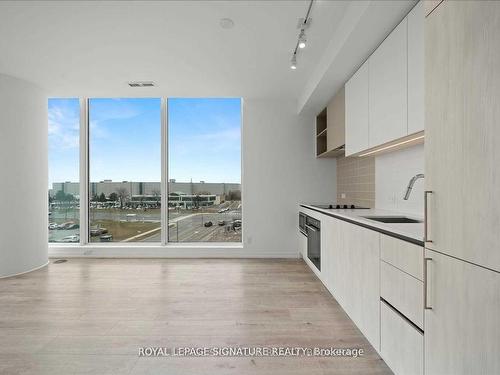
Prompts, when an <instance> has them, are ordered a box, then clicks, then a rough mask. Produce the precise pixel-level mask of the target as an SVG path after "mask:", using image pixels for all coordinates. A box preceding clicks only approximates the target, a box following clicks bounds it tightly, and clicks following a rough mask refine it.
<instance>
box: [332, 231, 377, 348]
mask: <svg viewBox="0 0 500 375" xmlns="http://www.w3.org/2000/svg"><path fill="white" fill-rule="evenodd" d="M341 229H342V232H343V236H344V238H343V247H344V249H345V252H346V255H347V266H346V271H345V273H348V274H349V276H348V279H347V281H348V284H347V285H345V284H344V288H345V290H344V294H345V295H344V299H345V300H346V301H347V303H346V307H344V306H342V307H344V309H345V310H346V312H347V313H348V314H349V316H350V317H351V319H352V320H353V321H354V323H355V324H356V325H357V326H358V328H359V329H360V331H361V332H362V333H363V334H364V335H365V336H366V338H367V339H368V341H369V342H370V344H372V345H373V347H374V348H375V349H376V350H377V351H378V350H379V348H380V245H379V243H380V235H379V233H378V232H375V231H372V230H370V229H366V228H363V227H360V226H357V225H354V224H349V223H346V222H342V228H341Z"/></svg>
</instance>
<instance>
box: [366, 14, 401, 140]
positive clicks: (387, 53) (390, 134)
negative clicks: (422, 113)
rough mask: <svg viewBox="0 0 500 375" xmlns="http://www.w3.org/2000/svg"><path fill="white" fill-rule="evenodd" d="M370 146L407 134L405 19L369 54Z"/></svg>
mask: <svg viewBox="0 0 500 375" xmlns="http://www.w3.org/2000/svg"><path fill="white" fill-rule="evenodd" d="M369 62H370V69H369V70H370V74H369V85H368V86H369V103H370V104H369V122H370V131H369V146H370V147H374V146H378V145H381V144H383V143H386V142H389V141H393V140H395V139H398V138H401V137H404V136H406V135H407V134H408V122H407V109H408V107H407V99H408V96H407V95H408V85H407V78H408V77H407V70H408V67H407V19H406V18H405V19H404V20H403V21H401V23H400V24H399V25H398V26H397V27H396V28H395V29H394V30H393V31H392V32H391V33H390V34H389V36H388V37H387V38H386V39H385V40H384V41H383V42H382V44H381V45H380V46H379V47H378V48H377V50H376V51H375V52H374V53H373V54H372V55H371V56H370V59H369Z"/></svg>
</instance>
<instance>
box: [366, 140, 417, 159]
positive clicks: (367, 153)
mask: <svg viewBox="0 0 500 375" xmlns="http://www.w3.org/2000/svg"><path fill="white" fill-rule="evenodd" d="M422 138H424V136H423V135H421V136H419V137H416V138H411V139H407V140H406V141H402V142H399V143H396V144H393V145H389V146H385V147H382V148H378V149H376V150H373V151H369V152H365V153H364V154H360V155H358V157H363V156H368V155H371V154H375V153H377V152H380V151H384V150H389V149H391V148H394V147H398V146H401V145H404V144H406V143H410V142H414V141H418V140H419V139H422Z"/></svg>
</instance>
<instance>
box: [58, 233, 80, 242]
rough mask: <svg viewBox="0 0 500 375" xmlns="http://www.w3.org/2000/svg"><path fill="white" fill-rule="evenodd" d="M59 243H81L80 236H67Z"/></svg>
mask: <svg viewBox="0 0 500 375" xmlns="http://www.w3.org/2000/svg"><path fill="white" fill-rule="evenodd" d="M59 242H65V243H68V242H73V243H74V242H80V236H79V235H77V234H75V235H72V236H66V237H63V238H62V239H61V241H59Z"/></svg>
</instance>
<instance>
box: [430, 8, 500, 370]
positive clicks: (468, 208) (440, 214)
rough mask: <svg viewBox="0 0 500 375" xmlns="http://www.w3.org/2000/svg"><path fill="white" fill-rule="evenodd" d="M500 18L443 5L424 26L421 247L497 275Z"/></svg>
mask: <svg viewBox="0 0 500 375" xmlns="http://www.w3.org/2000/svg"><path fill="white" fill-rule="evenodd" d="M499 20H500V2H496V1H492V2H482V1H478V2H475V1H444V2H443V3H442V4H441V5H439V7H438V8H436V9H435V10H434V11H433V12H432V15H431V16H429V17H427V18H426V24H425V49H426V53H425V56H426V61H425V66H426V68H425V85H426V102H425V106H426V118H425V124H426V130H425V131H426V146H425V166H426V171H425V175H426V176H425V177H426V178H425V184H426V190H429V191H432V193H431V194H428V196H427V202H428V207H429V209H428V218H427V229H428V240H429V241H428V242H427V243H426V247H428V248H430V249H434V250H438V251H439V252H441V253H445V254H448V255H451V256H454V257H456V258H459V259H463V260H466V261H469V262H472V263H475V264H478V265H481V266H484V267H487V268H490V269H493V270H496V271H500V251H498V248H499V244H500V231H499V230H498V224H499V221H500V194H499V191H500V190H499V189H498V182H499V180H500V147H499V145H500V126H499V124H498V122H499V119H500V106H499V105H498V103H500V69H498V67H499V66H500V48H499V46H500V21H499ZM476 373H477V372H476Z"/></svg>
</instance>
